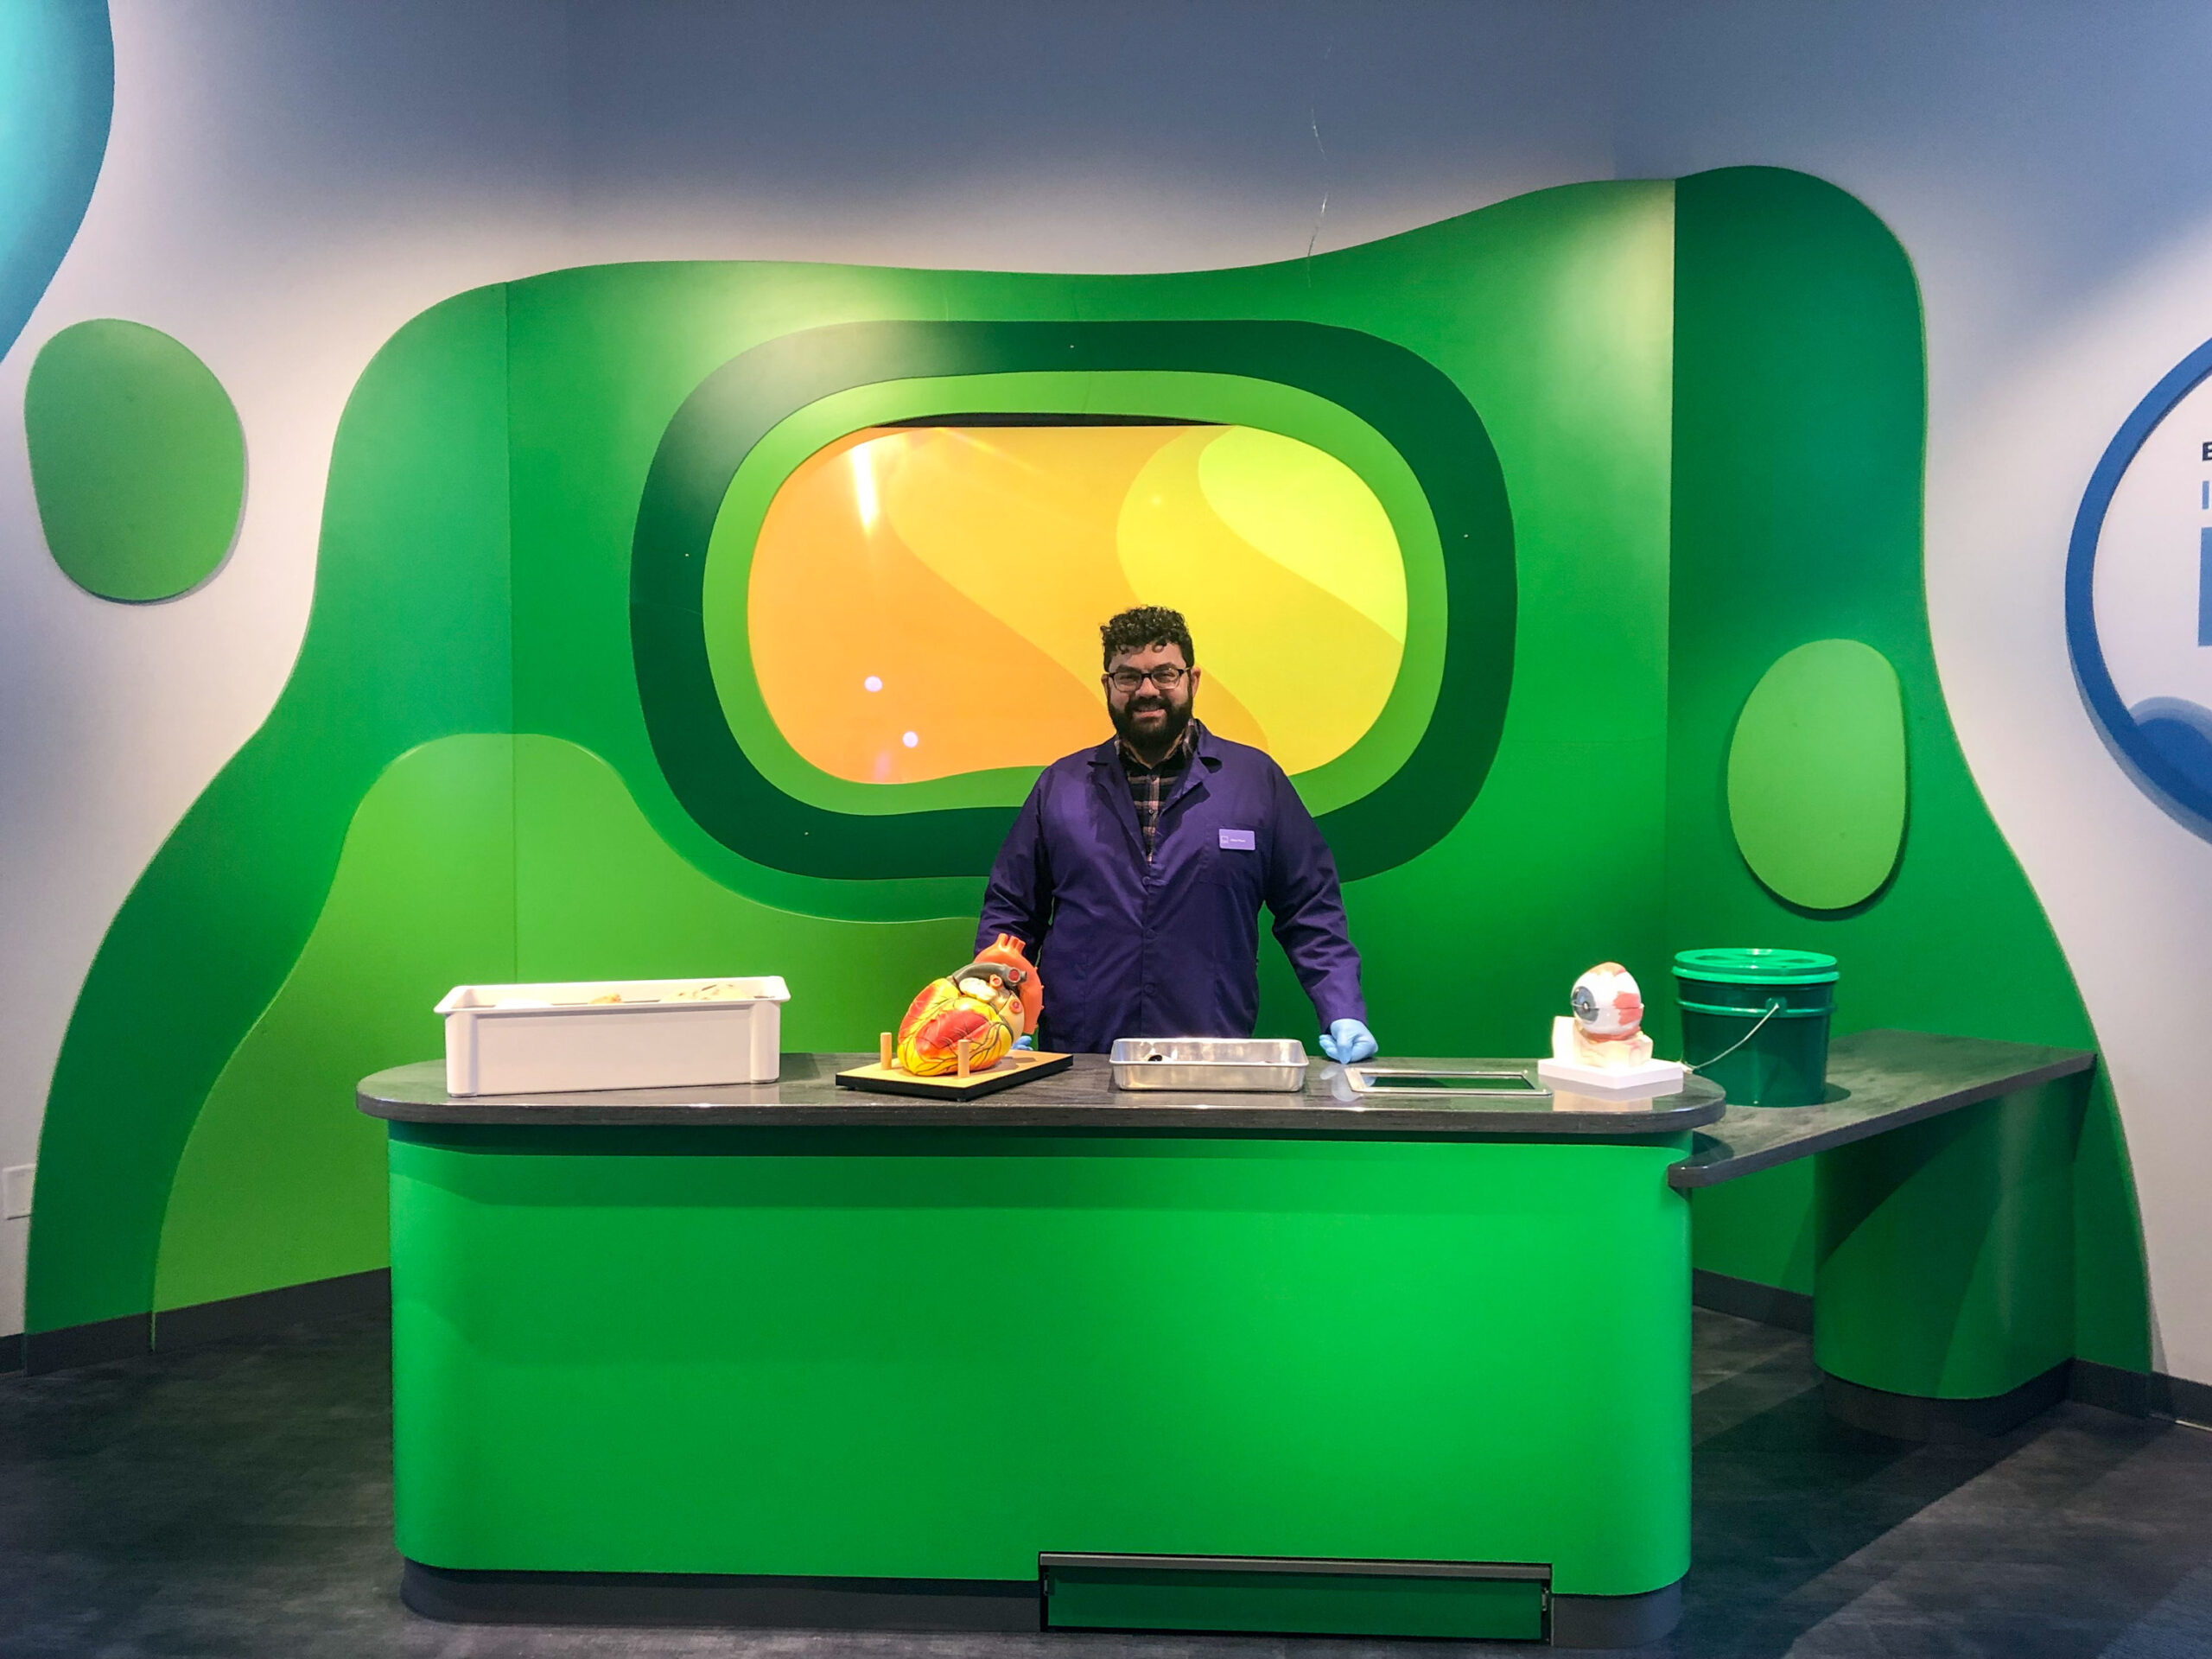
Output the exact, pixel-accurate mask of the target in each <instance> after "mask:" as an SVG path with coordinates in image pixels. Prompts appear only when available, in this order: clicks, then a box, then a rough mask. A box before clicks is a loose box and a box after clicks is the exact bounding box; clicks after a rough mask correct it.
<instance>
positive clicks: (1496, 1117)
mask: <svg viewBox="0 0 2212 1659" xmlns="http://www.w3.org/2000/svg"><path fill="white" fill-rule="evenodd" d="M874 1058H875V1057H874V1055H872V1054H786V1055H785V1056H784V1059H783V1077H781V1078H780V1079H779V1081H777V1082H775V1083H770V1084H753V1085H747V1084H722V1085H717V1086H714V1087H707V1088H697V1089H609V1090H594V1091H592V1092H590V1093H588V1094H569V1095H475V1096H465V1097H464V1096H453V1095H448V1093H446V1091H445V1066H444V1065H442V1063H441V1062H438V1061H435V1060H431V1061H426V1062H424V1063H423V1064H421V1065H401V1066H395V1067H393V1068H392V1069H391V1071H379V1072H378V1073H377V1074H376V1075H375V1076H374V1077H365V1078H364V1079H362V1082H361V1086H360V1090H359V1103H360V1108H361V1109H362V1110H363V1111H365V1112H366V1113H367V1114H368V1115H369V1116H372V1117H382V1118H388V1119H391V1120H393V1121H395V1122H407V1123H508V1124H514V1123H542V1124H569V1125H578V1126H590V1127H606V1126H607V1125H611V1124H621V1125H638V1124H659V1123H682V1124H692V1125H716V1126H722V1127H728V1126H740V1125H751V1126H758V1127H763V1128H766V1127H778V1128H788V1127H791V1126H794V1125H807V1126H812V1125H829V1126H838V1125H864V1126H867V1127H870V1128H883V1127H886V1126H957V1127H959V1128H1040V1129H1107V1130H1114V1131H1141V1132H1147V1133H1158V1132H1160V1131H1163V1130H1164V1131H1178V1132H1183V1133H1192V1132H1197V1133H1214V1132H1218V1131H1223V1130H1259V1131H1263V1132H1277V1133H1288V1134H1293V1135H1347V1136H1383V1137H1388V1136H1391V1135H1401V1136H1421V1137H1429V1136H1436V1135H1484V1136H1496V1135H1524V1136H1529V1137H1531V1138H1557V1137H1560V1136H1567V1135H1604V1136H1612V1137H1621V1136H1642V1135H1680V1134H1682V1133H1684V1132H1685V1131H1687V1130H1689V1129H1694V1128H1697V1127H1699V1126H1700V1125H1701V1124H1707V1123H1712V1122H1715V1121H1716V1120H1717V1119H1719V1116H1720V1114H1721V1096H1720V1091H1719V1089H1717V1088H1716V1087H1714V1086H1713V1084H1709V1083H1707V1082H1706V1081H1704V1079H1702V1078H1700V1077H1693V1078H1691V1079H1690V1080H1689V1084H1688V1088H1687V1090H1685V1091H1684V1092H1683V1093H1681V1094H1676V1095H1662V1096H1659V1097H1658V1098H1657V1099H1656V1100H1635V1101H1618V1102H1609V1101H1603V1100H1597V1099H1592V1098H1591V1097H1589V1096H1581V1095H1555V1096H1538V1097H1535V1098H1534V1099H1532V1100H1529V1101H1528V1102H1526V1103H1508V1102H1505V1101H1501V1100H1498V1099H1496V1098H1484V1099H1481V1100H1461V1099H1450V1098H1423V1097H1398V1098H1394V1099H1389V1100H1387V1101H1376V1100H1375V1099H1372V1098H1369V1099H1365V1100H1363V1099H1361V1098H1360V1097H1358V1096H1355V1095H1354V1094H1353V1093H1352V1092H1351V1087H1350V1085H1349V1084H1346V1083H1345V1082H1344V1076H1343V1068H1342V1067H1340V1066H1338V1065H1333V1064H1332V1063H1330V1062H1328V1061H1325V1060H1315V1061H1313V1063H1312V1064H1310V1065H1308V1066H1307V1067H1306V1088H1305V1090H1304V1091H1303V1092H1302V1093H1300V1094H1280V1095H1257V1094H1254V1095H1245V1094H1215V1095H1201V1094H1179V1093H1171V1092H1168V1091H1166V1090H1160V1091H1158V1092H1155V1091H1153V1090H1140V1091H1132V1092H1128V1093H1123V1092H1122V1091H1119V1090H1116V1089H1115V1087H1114V1086H1113V1082H1112V1075H1111V1072H1110V1071H1109V1068H1108V1066H1107V1063H1106V1057H1105V1056H1104V1055H1103V1054H1078V1055H1077V1056H1076V1059H1075V1065H1073V1066H1072V1067H1071V1069H1069V1070H1068V1071H1064V1072H1060V1073H1058V1075H1056V1076H1053V1077H1039V1078H1038V1079H1037V1080H1036V1081H1035V1082H1033V1083H1026V1084H1022V1085H1021V1086H1020V1087H1019V1088H1015V1089H1008V1090H1003V1091H1001V1093H998V1094H995V1095H987V1096H984V1097H983V1098H982V1099H980V1100H974V1101H960V1102H939V1101H931V1100H913V1099H909V1098H906V1097H904V1096H897V1095H877V1094H864V1093H861V1092H859V1091H856V1090H849V1089H840V1088H839V1087H838V1086H837V1084H836V1076H835V1074H836V1072H837V1071H842V1070H843V1069H845V1068H847V1067H850V1066H855V1065H867V1064H868V1062H869V1061H871V1060H873V1059H874ZM1388 1064H1389V1065H1392V1066H1396V1067H1418V1068H1439V1069H1451V1068H1458V1069H1462V1070H1465V1069H1469V1068H1472V1067H1478V1066H1482V1065H1500V1064H1508V1065H1510V1064H1526V1062H1498V1061H1483V1060H1465V1059H1452V1060H1438V1059H1400V1058H1391V1059H1390V1060H1389V1062H1388Z"/></svg>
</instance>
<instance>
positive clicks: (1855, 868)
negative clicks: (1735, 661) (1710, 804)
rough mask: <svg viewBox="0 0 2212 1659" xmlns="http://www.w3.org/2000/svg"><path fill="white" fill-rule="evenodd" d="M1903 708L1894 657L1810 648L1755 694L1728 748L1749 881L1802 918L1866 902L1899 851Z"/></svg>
mask: <svg viewBox="0 0 2212 1659" xmlns="http://www.w3.org/2000/svg"><path fill="white" fill-rule="evenodd" d="M1906 793H1907V789H1906V772H1905V734H1904V696H1903V694H1902V693H1901V692H1900V691H1899V690H1898V687H1897V671H1896V670H1895V669H1894V668H1892V667H1891V665H1890V659H1889V658H1886V657H1885V656H1883V655H1882V653H1881V652H1878V651H1877V650H1875V649H1874V648H1873V647H1872V645H1863V644H1861V643H1860V642H1859V641H1858V640H1856V639H1816V640H1815V641H1814V642H1813V643H1812V644H1810V645H1800V646H1798V647H1797V648H1796V650H1795V651H1792V652H1785V653H1784V654H1783V656H1781V657H1779V658H1777V659H1776V660H1775V662H1774V664H1773V665H1772V666H1771V667H1770V668H1769V669H1768V670H1767V671H1766V672H1765V674H1764V675H1763V676H1762V677H1760V679H1759V683H1758V684H1757V685H1755V686H1753V687H1752V688H1751V696H1750V697H1748V698H1747V699H1745V703H1744V711H1743V713H1742V714H1741V715H1738V717H1737V721H1736V734H1735V738H1734V740H1733V741H1732V742H1731V743H1730V744H1729V746H1728V822H1729V825H1730V827H1731V828H1732V829H1733V830H1734V831H1735V836H1736V846H1737V849H1738V850H1739V851H1740V852H1741V853H1742V854H1743V855H1744V861H1745V863H1746V864H1749V865H1750V866H1751V874H1754V875H1756V876H1757V877H1758V879H1759V880H1761V881H1762V882H1764V883H1765V884H1766V886H1767V887H1769V888H1770V890H1771V891H1772V892H1773V893H1775V894H1776V895H1777V897H1779V898H1782V899H1787V900H1788V901H1789V903H1791V904H1793V905H1797V906H1801V907H1802V908H1804V909H1807V910H1847V909H1849V908H1850V907H1851V906H1853V905H1856V904H1859V903H1861V902H1863V901H1864V900H1866V899H1869V898H1872V896H1873V895H1874V894H1875V893H1878V892H1879V891H1880V890H1881V887H1882V884H1883V883H1884V882H1885V881H1887V880H1889V879H1890V872H1891V870H1893V869H1895V868H1897V855H1898V853H1899V852H1900V851H1901V850H1902V849H1903V848H1904V828H1905V808H1906Z"/></svg>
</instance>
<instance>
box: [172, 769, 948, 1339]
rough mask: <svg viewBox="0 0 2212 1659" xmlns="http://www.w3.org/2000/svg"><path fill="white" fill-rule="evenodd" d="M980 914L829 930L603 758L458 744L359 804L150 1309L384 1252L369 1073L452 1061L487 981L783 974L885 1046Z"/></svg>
mask: <svg viewBox="0 0 2212 1659" xmlns="http://www.w3.org/2000/svg"><path fill="white" fill-rule="evenodd" d="M969 932H970V924H969V921H968V920H967V919H966V918H956V919H951V920H947V921H943V922H933V923H919V922H918V923H903V924H886V923H868V922H848V923H837V924H823V923H820V922H818V921H816V920H814V919H812V918H807V917H801V916H795V915H792V914H791V913H789V912H782V911H775V910H771V909H769V908H767V907H766V906H762V905H760V904H757V903H755V902H753V900H751V899H746V898H745V897H743V896H742V895H741V894H738V893H732V892H731V891H730V890H729V889H728V888H727V887H721V886H718V885H717V884H715V882H713V881H710V880H708V879H707V878H706V877H705V876H703V875H702V874H699V873H698V872H697V871H696V870H695V869H693V868H691V867H690V865H688V864H686V863H684V862H683V860H682V859H680V858H678V857H677V855H675V854H674V853H672V852H671V851H670V850H669V848H668V846H667V843H665V842H663V841H662V840H661V839H660V837H659V836H656V835H655V834H654V833H653V832H652V829H651V827H650V826H649V825H647V823H645V819H644V817H642V816H641V815H640V814H639V811H638V809H637V807H636V805H635V804H634V803H632V800H631V799H630V797H629V794H628V791H626V790H625V789H624V788H623V787H622V783H621V780H620V779H619V778H617V777H616V776H615V775H614V773H613V771H612V769H610V768H609V767H608V766H607V765H606V763H605V762H603V761H601V760H598V759H597V758H596V757H594V756H593V755H591V754H588V753H585V752H584V751H583V750H582V749H579V748H577V747H575V745H573V744H569V743H563V742H562V741H559V740H557V739H554V738H546V737H531V736H523V737H508V736H504V735H501V736H467V737H448V738H442V739H439V740H437V741H434V742H431V743H428V744H425V745H423V747H420V748H417V749H415V750H412V751H410V753H407V754H404V755H403V756H401V757H400V759H399V760H396V761H394V762H393V763H392V765H391V767H390V768H389V769H387V770H386V771H385V773H384V775H383V776H382V777H380V778H378V779H377V781H376V783H375V785H373V786H372V788H371V789H370V791H369V792H368V795H367V797H366V798H365V799H364V800H363V801H362V803H361V806H360V809H359V811H358V812H357V813H356V814H355V815H354V817H353V825H352V828H351V829H349V830H348V831H347V832H346V842H345V848H344V851H343V852H342V854H341V855H340V859H339V863H338V870H337V874H336V876H335V878H334V880H333V881H332V883H331V887H330V894H329V897H328V899H327V900H326V902H325V903H324V905H323V907H322V912H321V916H320V917H319V918H317V920H316V922H315V931H314V932H313V933H312V934H310V935H309V936H308V942H307V945H306V948H305V949H304V950H302V952H301V955H300V960H299V963H298V965H297V966H296V968H294V969H293V970H292V973H291V976H289V978H288V979H287V980H286V981H285V982H284V984H283V988H282V989H281V990H280V991H279V992H278V993H277V998H276V1000H275V1001H273V1002H272V1003H271V1004H270V1007H269V1010H268V1012H267V1013H266V1014H264V1015H263V1016H262V1017H261V1019H260V1020H258V1021H257V1023H256V1024H255V1026H254V1027H253V1029H252V1031H251V1032H250V1033H248V1034H247V1036H246V1039H245V1042H243V1043H242V1044H240V1045H239V1046H238V1052H236V1053H235V1054H234V1055H232V1057H231V1060H230V1063H229V1065H226V1066H225V1067H224V1069H223V1071H222V1074H221V1076H220V1077H218V1078H217V1079H216V1081H215V1085H214V1087H213V1090H210V1091H209V1094H208V1096H207V1102H206V1103H205V1104H204V1105H203V1106H202V1108H201V1109H200V1115H199V1117H198V1119H197V1121H196V1122H194V1127H193V1131H192V1136H191V1139H190V1140H189V1141H188V1142H187V1143H186V1147H185V1150H184V1155H183V1158H182V1160H181V1162H180V1164H179V1166H178V1169H177V1175H176V1182H175V1187H174V1189H173V1190H172V1192H171V1195H170V1198H169V1203H168V1211H167V1214H166V1216H165V1217H164V1218H163V1222H162V1236H161V1255H160V1263H159V1268H158V1271H157V1274H156V1281H155V1303H154V1305H155V1306H156V1309H157V1310H159V1309H169V1308H175V1307H182V1306H190V1305H192V1304H194V1303H196V1302H204V1301H212V1300H215V1299H216V1298H218V1297H223V1296H239V1295H245V1294H250V1293H251V1292H254V1291H259V1290H267V1289H270V1288H272V1287H276V1286H278V1285H288V1284H298V1283H302V1282H303V1281H308V1280H313V1279H321V1278H328V1277H332V1276H334V1275H335V1274H344V1273H358V1272H361V1271H363V1270H365V1269H366V1268H377V1267H381V1266H383V1265H384V1262H385V1214H386V1205H385V1191H384V1188H385V1134H384V1128H383V1126H382V1125H381V1124H379V1123H378V1122H375V1121H374V1120H372V1119H370V1118H365V1117H364V1116H361V1115H360V1114H359V1112H358V1111H356V1110H355V1109H354V1108H353V1085H354V1084H356V1083H357V1082H358V1081H359V1079H360V1078H362V1077H365V1076H366V1075H367V1074H368V1073H370V1072H372V1071H380V1070H382V1069H383V1068H384V1067H385V1066H388V1065H400V1064H402V1063H404V1062H406V1061H409V1060H417V1059H421V1058H423V1057H425V1056H426V1055H434V1054H437V1053H440V1052H442V1050H443V1046H444V1037H443V1033H442V1029H441V1027H440V1024H439V1020H438V1018H437V1016H436V1015H435V1014H434V1013H432V1011H431V1010H432V1007H433V1005H434V1004H435V1002H436V1001H438V999H439V998H440V997H442V996H443V995H445V994H446V992H447V991H448V990H449V989H451V988H453V987H454V986H455V985H459V984H467V983H469V982H487V981H488V982H501V981H506V980H512V979H514V978H516V977H517V976H518V974H519V975H521V976H527V977H530V978H533V979H570V978H594V977H630V976H636V977H647V976H662V975H680V974H700V975H725V974H736V973H753V972H765V973H772V972H784V973H786V974H787V976H788V977H789V979H790V980H791V988H792V991H793V995H794V997H795V999H796V1000H795V1001H794V1002H793V1003H792V1005H791V1008H790V1010H789V1014H790V1017H789V1020H788V1021H787V1024H786V1027H785V1029H786V1036H787V1039H788V1040H790V1041H791V1042H792V1043H794V1044H796V1045H798V1046H812V1047H846V1048H865V1047H868V1046H870V1045H871V1044H872V1043H873V1041H874V1033H875V1031H876V1030H877V1029H878V1027H879V1024H880V1021H881V1020H882V1019H883V1018H884V1011H885V1010H886V1009H895V1008H896V1007H898V1006H899V1004H900V1003H901V1002H903V1001H905V1000H906V997H908V996H910V995H912V991H913V988H914V987H915V986H917V985H918V984H920V983H921V982H924V981H925V980H927V979H929V978H931V976H934V975H937V974H940V973H942V972H944V970H945V969H946V968H947V967H948V966H950V965H951V964H952V963H955V962H956V961H957V959H958V958H959V957H963V956H964V955H965V954H966V953H967V950H968V948H969V944H970V938H969Z"/></svg>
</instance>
